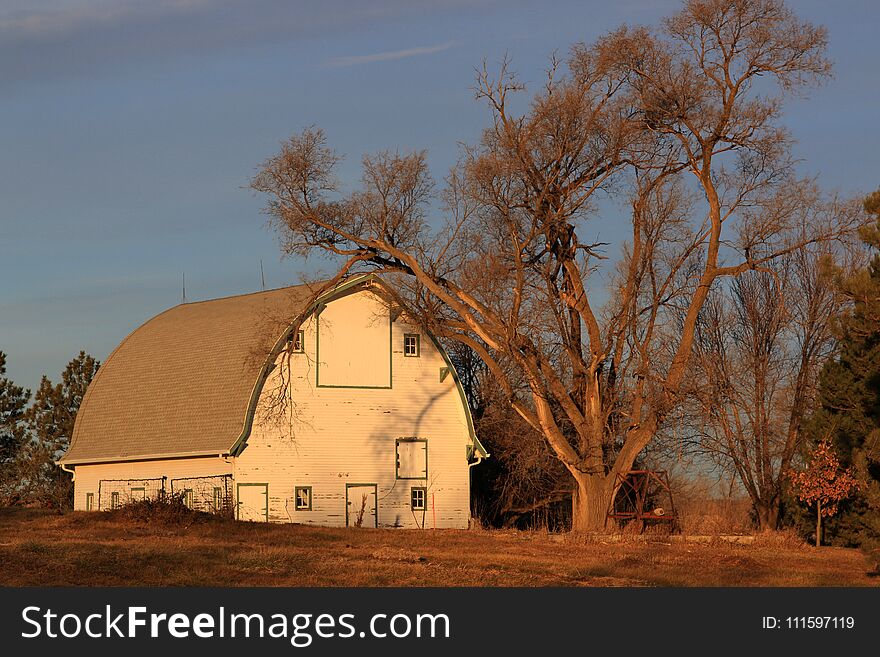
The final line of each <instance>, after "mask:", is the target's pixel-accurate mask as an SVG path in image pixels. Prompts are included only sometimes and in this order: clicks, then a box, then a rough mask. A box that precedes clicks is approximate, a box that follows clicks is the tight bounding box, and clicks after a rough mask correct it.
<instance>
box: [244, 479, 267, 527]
mask: <svg viewBox="0 0 880 657" xmlns="http://www.w3.org/2000/svg"><path fill="white" fill-rule="evenodd" d="M236 489H237V491H238V505H237V511H236V518H238V519H239V520H251V521H254V522H268V520H269V484H238V485H237V486H236Z"/></svg>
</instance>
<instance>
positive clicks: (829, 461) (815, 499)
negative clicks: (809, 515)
mask: <svg viewBox="0 0 880 657" xmlns="http://www.w3.org/2000/svg"><path fill="white" fill-rule="evenodd" d="M790 477H791V482H792V484H793V485H794V487H795V490H796V491H797V496H798V499H799V500H801V501H802V502H806V503H807V504H815V505H816V547H819V546H820V545H821V544H822V516H825V517H826V518H830V517H831V516H833V515H834V514H836V513H837V508H838V504H839V503H840V502H841V501H842V500H845V499H846V498H847V497H849V496H850V495H852V493H853V492H854V491H855V490H856V489H858V488H859V482H858V480H857V479H856V478H855V477H854V476H853V474H852V469H851V468H848V469H846V470H841V469H840V460H839V459H838V458H837V454H836V453H835V452H834V448H833V447H832V446H831V441H829V440H827V439H826V440H823V441H822V442H820V443H819V444H818V445H817V446H816V449H815V450H813V455H812V458H811V459H810V463H809V465H808V466H807V469H806V470H804V471H802V472H794V471H793V472H791V473H790Z"/></svg>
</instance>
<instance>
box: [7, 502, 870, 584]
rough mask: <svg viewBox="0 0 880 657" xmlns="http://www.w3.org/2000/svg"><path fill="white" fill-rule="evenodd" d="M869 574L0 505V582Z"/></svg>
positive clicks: (581, 547) (697, 550)
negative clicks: (57, 512) (62, 513)
mask: <svg viewBox="0 0 880 657" xmlns="http://www.w3.org/2000/svg"><path fill="white" fill-rule="evenodd" d="M875 568H876V566H875V564H874V563H873V562H872V561H871V560H869V559H868V557H867V556H866V555H865V554H863V553H861V552H859V551H857V550H850V549H844V548H831V547H823V548H821V549H816V548H813V547H809V546H808V545H806V544H804V543H802V542H800V541H797V540H794V539H792V538H791V537H790V536H786V535H778V536H775V535H771V536H759V537H757V539H756V540H755V541H754V543H752V544H750V545H738V544H730V543H727V542H724V541H720V540H707V541H705V542H690V541H685V540H682V538H681V537H673V538H669V537H665V538H664V537H660V536H658V537H654V538H650V539H639V540H636V539H632V538H630V539H621V540H611V539H609V538H607V537H606V538H601V537H583V536H581V537H576V536H571V535H552V534H547V533H538V532H515V531H454V530H438V531H430V530H427V531H418V530H382V529H378V530H377V529H342V528H340V529H328V528H320V527H307V526H301V525H267V524H261V523H239V522H235V521H231V520H221V519H215V518H211V517H209V516H203V517H202V516H193V517H191V518H185V519H182V520H181V519H176V520H174V521H162V520H152V521H147V520H144V519H132V518H129V517H126V516H125V515H124V514H121V513H118V512H112V513H84V512H73V513H67V514H64V515H58V514H54V513H51V512H45V511H37V510H28V509H0V585H3V586H878V585H880V577H877V576H876V575H875V572H876V570H875Z"/></svg>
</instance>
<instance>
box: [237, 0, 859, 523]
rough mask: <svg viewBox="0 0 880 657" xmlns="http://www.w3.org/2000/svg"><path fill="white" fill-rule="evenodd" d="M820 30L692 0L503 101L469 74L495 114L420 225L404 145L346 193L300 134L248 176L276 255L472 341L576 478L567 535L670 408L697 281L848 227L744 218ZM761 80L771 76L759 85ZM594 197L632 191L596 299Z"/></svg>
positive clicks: (701, 290)
mask: <svg viewBox="0 0 880 657" xmlns="http://www.w3.org/2000/svg"><path fill="white" fill-rule="evenodd" d="M825 42H826V38H825V31H824V30H823V29H821V28H816V27H813V26H812V25H809V24H806V23H802V22H800V21H799V20H797V19H796V17H794V16H793V15H792V13H791V12H790V11H789V10H788V9H787V8H786V7H785V5H784V4H783V3H782V2H781V0H762V1H758V0H748V1H746V0H713V1H698V0H691V1H689V2H686V3H685V5H684V8H683V9H682V11H680V12H679V13H678V14H676V15H675V16H673V17H672V18H670V19H668V20H667V21H665V22H664V23H663V25H662V27H661V28H660V29H657V30H649V29H637V30H620V31H617V32H615V33H613V34H611V35H609V36H607V37H606V38H603V39H601V40H599V41H598V42H597V43H596V44H593V45H590V46H588V45H580V46H577V47H575V48H574V49H573V51H572V53H571V55H570V57H569V58H568V60H567V62H566V63H565V65H563V63H561V62H558V61H555V60H554V61H552V62H551V65H550V69H549V72H548V76H547V81H546V83H545V84H544V86H543V88H542V89H541V90H540V91H539V92H538V93H537V94H536V95H535V96H534V97H533V98H532V100H531V102H530V104H529V105H528V108H527V110H526V111H525V112H524V113H521V114H520V113H516V112H515V111H514V110H513V105H512V103H513V101H512V98H514V96H515V94H516V93H517V92H520V91H522V90H523V89H524V87H523V85H522V84H521V83H520V82H519V81H518V80H517V79H516V77H515V76H514V75H513V74H512V72H511V71H510V68H509V66H508V64H507V63H506V62H505V63H504V64H502V66H501V70H500V73H499V75H498V76H497V77H493V76H492V75H491V74H490V73H489V72H488V70H487V68H486V67H485V66H484V67H483V68H482V69H481V70H480V71H479V72H478V76H477V92H476V93H477V97H478V98H479V99H481V100H483V101H485V102H486V103H487V105H488V107H489V109H490V111H491V114H492V121H491V124H490V126H489V127H488V128H487V129H486V130H485V131H484V133H483V137H482V139H481V140H480V142H479V143H478V144H476V145H474V146H471V147H468V148H466V149H465V150H464V153H463V156H462V159H461V162H460V164H459V165H458V166H457V167H455V168H454V170H453V171H452V172H451V173H450V174H449V176H448V177H447V179H446V184H445V186H444V188H443V190H442V193H441V195H440V197H441V199H442V201H443V210H444V214H445V221H444V223H443V226H442V227H441V228H439V229H432V227H431V225H432V224H431V221H429V212H430V209H431V202H432V200H433V198H434V195H433V189H434V184H433V181H432V179H431V177H430V175H429V172H428V167H427V163H426V155H425V153H423V152H417V153H412V154H404V155H401V154H398V153H392V152H383V153H379V154H378V155H375V156H367V157H365V158H364V161H363V165H364V166H363V177H362V185H361V188H360V189H359V190H357V191H355V192H352V193H347V194H343V193H341V192H340V191H339V189H338V185H337V183H336V181H335V179H334V173H333V171H334V166H335V165H336V163H337V162H338V159H339V158H338V156H337V155H336V153H335V152H334V151H333V150H332V149H331V148H329V147H328V146H327V144H326V141H325V137H324V134H323V133H322V132H321V131H320V130H317V129H308V130H306V131H305V132H303V133H302V134H300V135H297V136H294V137H292V138H291V139H290V140H289V141H287V142H286V143H284V144H283V145H282V149H281V152H280V153H279V154H278V155H276V156H274V157H272V158H270V159H268V160H267V161H266V162H265V163H264V164H263V165H262V167H261V169H260V171H259V172H258V174H257V175H256V176H255V178H254V180H253V183H252V185H253V187H254V189H256V190H258V191H259V192H263V193H265V194H266V196H267V197H268V204H267V207H266V209H267V212H268V213H269V215H270V216H271V217H273V218H274V219H275V220H276V223H277V226H278V228H279V229H280V233H281V235H282V239H283V245H284V248H285V250H286V251H287V252H288V253H294V254H308V253H311V252H312V251H315V250H317V251H322V252H325V253H330V254H333V255H335V256H338V257H339V258H340V261H341V263H342V264H341V267H340V272H341V273H344V272H349V271H355V270H360V271H363V270H373V271H381V272H386V273H389V274H392V275H395V276H396V279H397V283H398V285H397V288H398V289H399V290H401V292H400V297H399V302H400V303H401V305H402V306H403V307H404V310H405V312H406V313H407V314H408V315H409V316H410V317H412V318H414V319H416V320H417V321H420V322H421V323H422V324H423V325H424V326H425V328H426V329H428V330H430V331H432V332H434V333H435V334H436V335H439V336H441V337H443V338H447V339H451V340H456V341H459V342H461V343H463V344H466V345H468V346H469V347H470V348H471V349H473V350H474V351H475V352H476V353H477V354H478V355H479V356H480V358H481V359H482V360H483V362H484V363H486V365H487V367H488V369H489V371H490V372H491V373H492V374H493V376H494V377H495V378H496V380H497V381H498V383H499V385H500V386H501V387H502V390H503V393H504V395H505V397H506V398H507V400H508V402H509V403H510V405H511V407H512V408H513V409H514V410H515V411H516V412H517V413H518V415H519V416H520V417H521V418H522V419H523V420H524V421H525V422H526V423H527V424H528V425H529V426H530V427H531V428H532V429H534V430H535V431H537V432H539V433H540V435H541V436H542V437H543V439H544V440H545V441H546V442H547V444H548V446H549V447H550V449H551V450H552V451H553V453H554V455H555V456H556V458H558V459H559V461H560V462H561V463H562V464H563V465H564V466H565V468H566V469H567V470H568V471H569V473H570V474H571V476H572V478H573V479H574V482H575V494H574V496H573V497H574V499H573V513H572V515H573V527H574V529H575V530H597V529H601V528H602V527H604V526H605V517H606V512H607V510H608V507H609V504H610V502H611V500H612V499H613V495H614V493H615V490H616V482H617V475H619V474H623V473H625V472H627V471H628V470H629V469H630V468H631V466H632V464H633V462H634V460H635V459H636V457H637V455H638V454H639V453H640V452H641V451H642V450H643V449H644V447H645V446H646V445H648V443H649V442H650V441H651V440H652V438H653V437H654V435H655V433H656V432H657V430H658V428H659V427H660V426H661V425H662V423H663V421H664V419H665V418H666V416H667V415H668V414H669V412H670V410H671V409H673V408H674V407H675V406H676V404H677V403H678V402H679V399H680V395H681V389H682V383H683V381H684V378H685V377H686V376H687V373H688V361H689V358H690V354H691V351H692V346H693V340H694V334H695V330H696V325H697V319H698V316H699V314H700V311H701V310H702V308H703V306H704V304H705V303H706V299H707V297H708V294H709V291H710V289H711V287H712V286H713V284H714V283H715V282H716V281H717V280H718V279H721V278H723V277H732V276H738V275H741V274H743V273H744V272H748V271H751V270H758V269H760V268H762V267H764V266H765V265H767V263H770V262H772V261H773V260H774V259H776V258H778V257H780V256H782V255H784V254H786V253H789V252H791V251H793V250H795V249H797V248H800V247H801V246H803V245H804V244H811V243H818V242H823V241H827V240H832V239H835V238H836V237H838V236H839V235H840V234H842V233H846V232H848V231H850V230H851V229H852V226H848V225H841V224H840V223H839V222H837V221H836V220H835V221H831V222H830V223H828V224H822V223H820V224H816V225H814V226H811V227H810V231H809V233H808V234H806V235H801V234H795V233H794V232H793V231H792V230H791V226H790V225H789V224H788V223H786V216H785V215H784V214H783V213H778V212H770V213H769V214H766V213H764V212H763V211H762V205H766V204H768V203H769V202H770V201H769V199H774V201H773V202H777V201H778V199H777V198H776V197H775V196H774V195H773V194H772V192H773V190H774V189H776V188H777V187H778V186H779V185H780V184H781V183H783V182H787V181H788V180H789V177H790V175H789V173H790V172H789V169H790V166H789V165H790V162H789V158H788V148H787V144H788V140H787V136H786V134H785V131H784V130H783V129H782V128H780V127H779V126H778V122H777V119H778V116H779V109H780V100H781V98H782V96H783V95H784V93H785V92H786V91H788V90H790V89H794V88H799V87H801V86H802V85H803V84H804V83H806V82H809V81H813V80H817V79H820V78H822V77H824V76H825V75H827V73H828V63H827V61H826V60H825V59H824V54H823V53H824V49H825ZM758 79H767V80H769V81H775V82H776V86H775V87H771V86H770V85H769V84H768V85H762V89H761V93H760V94H759V93H757V91H756V90H755V89H754V88H753V87H754V84H755V82H756V81H757V80H758ZM621 190H622V191H621ZM603 191H608V192H614V193H617V194H620V193H622V194H626V195H627V196H629V197H630V198H631V199H632V213H631V217H630V221H631V228H632V232H631V239H630V242H629V243H628V244H627V245H626V247H625V249H624V254H623V257H622V258H621V260H620V262H619V266H618V268H617V275H616V276H615V277H614V279H613V288H612V303H611V304H609V306H608V307H607V308H606V309H605V312H602V309H601V308H600V307H599V305H598V301H597V297H599V298H601V295H602V292H601V287H602V286H601V283H602V280H601V275H600V274H599V273H597V266H598V264H600V263H599V260H600V258H602V257H604V255H603V247H604V246H607V245H602V244H599V243H597V242H596V240H589V239H585V238H584V236H583V234H584V233H585V232H586V231H588V230H589V226H590V222H591V220H592V219H593V218H594V216H595V214H596V210H595V206H596V202H595V201H596V199H597V198H598V195H599V194H600V193H601V192H603ZM695 192H696V193H697V195H696V196H694V193H695ZM698 201H699V202H698ZM682 311H683V313H684V321H683V323H682V325H681V331H680V332H676V331H675V330H674V329H673V323H672V317H673V316H677V315H676V314H677V313H680V312H682Z"/></svg>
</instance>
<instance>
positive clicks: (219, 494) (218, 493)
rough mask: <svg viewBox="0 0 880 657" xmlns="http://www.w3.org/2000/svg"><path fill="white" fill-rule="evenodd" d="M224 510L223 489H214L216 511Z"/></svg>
mask: <svg viewBox="0 0 880 657" xmlns="http://www.w3.org/2000/svg"><path fill="white" fill-rule="evenodd" d="M222 508H223V489H222V488H219V487H215V488H214V511H220V510H221V509H222Z"/></svg>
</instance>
